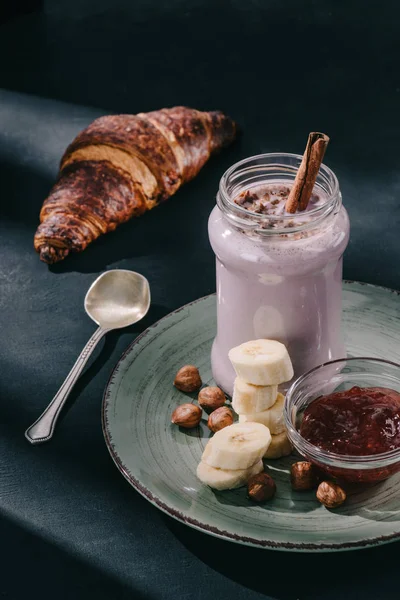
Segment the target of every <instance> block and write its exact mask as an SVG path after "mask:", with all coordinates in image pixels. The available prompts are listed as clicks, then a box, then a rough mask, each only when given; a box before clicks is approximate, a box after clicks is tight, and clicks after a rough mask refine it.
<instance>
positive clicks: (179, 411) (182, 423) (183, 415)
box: [171, 404, 202, 429]
mask: <svg viewBox="0 0 400 600" xmlns="http://www.w3.org/2000/svg"><path fill="white" fill-rule="evenodd" d="M201 415H202V412H201V408H200V407H199V406H196V405H195V404H181V405H180V406H178V407H177V408H176V409H175V410H174V412H173V413H172V417H171V423H175V425H179V427H184V428H185V429H192V427H196V426H197V425H198V424H199V423H200V421H201Z"/></svg>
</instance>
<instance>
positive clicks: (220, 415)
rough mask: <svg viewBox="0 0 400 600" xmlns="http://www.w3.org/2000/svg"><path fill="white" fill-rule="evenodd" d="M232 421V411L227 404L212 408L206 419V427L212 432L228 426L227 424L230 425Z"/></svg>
mask: <svg viewBox="0 0 400 600" xmlns="http://www.w3.org/2000/svg"><path fill="white" fill-rule="evenodd" d="M232 423H233V415H232V411H231V410H230V409H229V408H228V407H227V406H221V408H217V410H214V411H213V412H212V413H211V415H210V416H209V417H208V421H207V425H208V428H209V429H211V431H213V432H214V433H215V432H216V431H219V430H220V429H223V428H224V427H228V425H232Z"/></svg>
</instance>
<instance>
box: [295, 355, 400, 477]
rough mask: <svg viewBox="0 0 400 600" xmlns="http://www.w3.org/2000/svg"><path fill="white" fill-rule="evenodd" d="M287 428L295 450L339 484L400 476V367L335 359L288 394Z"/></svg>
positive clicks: (378, 361)
mask: <svg viewBox="0 0 400 600" xmlns="http://www.w3.org/2000/svg"><path fill="white" fill-rule="evenodd" d="M284 413H285V423H286V427H287V431H288V437H289V439H290V441H291V443H292V444H293V446H294V448H295V449H296V450H297V451H298V452H299V453H300V454H301V455H302V456H304V457H305V458H306V459H307V460H309V461H311V462H313V463H314V464H315V465H317V466H318V467H319V468H321V469H322V470H323V471H325V472H327V473H328V474H329V475H331V476H333V477H336V478H338V479H343V480H347V481H351V482H360V483H361V482H363V483H375V482H378V481H382V480H384V479H387V478H388V477H389V476H390V475H392V474H394V473H396V472H397V471H400V365H399V364H396V363H393V362H390V361H386V360H381V359H376V358H347V359H341V360H335V361H331V362H328V363H325V364H323V365H320V366H319V367H316V368H315V369H312V370H311V371H309V372H308V373H306V374H305V375H302V376H301V377H299V378H298V379H297V380H296V381H295V382H294V383H293V385H292V386H291V387H290V389H289V390H288V393H287V395H286V401H285V409H284Z"/></svg>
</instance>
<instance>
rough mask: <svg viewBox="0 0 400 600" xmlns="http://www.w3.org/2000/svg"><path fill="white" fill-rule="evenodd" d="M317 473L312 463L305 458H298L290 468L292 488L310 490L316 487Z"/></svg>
mask: <svg viewBox="0 0 400 600" xmlns="http://www.w3.org/2000/svg"><path fill="white" fill-rule="evenodd" d="M318 481H319V477H318V473H317V471H316V468H315V467H314V465H313V464H312V463H310V462H308V461H307V460H299V461H298V462H296V463H294V464H293V465H292V466H291V469H290V483H291V484H292V488H293V489H294V490H298V491H300V490H312V489H313V488H315V487H317V485H318Z"/></svg>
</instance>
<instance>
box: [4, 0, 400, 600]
mask: <svg viewBox="0 0 400 600" xmlns="http://www.w3.org/2000/svg"><path fill="white" fill-rule="evenodd" d="M16 4H17V3H15V5H16ZM3 16H5V13H3ZM399 26H400V9H399V5H398V2H397V1H392V2H390V1H386V2H372V1H368V2H361V1H359V2H356V1H348V2H339V1H337V0H331V1H329V0H315V1H308V2H300V1H299V0H241V1H239V0H230V1H229V0H216V1H215V0H214V1H212V0H169V1H168V2H161V0H159V1H156V0H138V1H133V0H131V1H128V0H126V1H123V0H112V1H111V0H80V1H78V0H68V1H66V0H60V1H53V2H51V1H50V0H44V1H43V3H42V8H41V10H39V11H36V12H31V13H27V14H24V15H22V14H21V15H19V16H14V17H10V18H8V19H4V20H3V23H2V24H1V25H0V77H1V79H0V87H1V88H2V89H1V90H0V207H1V208H0V212H1V221H0V244H1V255H0V308H1V311H0V336H1V343H0V360H1V363H0V536H1V550H0V557H1V563H0V564H1V570H0V597H1V598H3V597H4V598H7V599H14V598H15V599H18V600H19V599H20V598H23V597H25V596H26V595H27V594H28V593H30V594H31V597H32V596H33V597H35V598H36V597H41V598H43V599H44V600H47V598H49V599H50V598H53V597H58V598H60V599H62V600H64V599H69V598H77V599H79V600H80V599H81V598H82V599H83V598H88V597H89V598H91V597H96V598H98V599H99V600H103V599H109V598H112V599H113V600H119V599H122V598H149V599H158V598H162V599H164V598H179V599H186V598H190V599H192V598H193V599H199V600H202V599H204V598H209V597H215V598H235V599H236V598H238V599H242V598H243V599H245V598H246V599H247V598H261V597H262V595H264V596H265V597H269V598H277V599H279V600H286V599H290V600H296V599H300V600H314V599H320V598H322V599H327V600H330V599H332V600H333V599H336V598H341V599H344V600H346V599H354V598H355V597H357V596H360V597H363V598H366V599H369V598H370V599H376V598H378V597H379V598H384V599H391V598H398V575H397V573H398V559H397V554H398V545H397V544H393V545H389V546H385V547H381V548H377V549H372V550H366V551H362V552H352V553H351V554H347V553H345V554H337V555H320V556H317V555H298V554H297V555H296V554H292V553H279V552H275V553H274V552H271V551H261V550H255V549H249V548H244V547H240V546H236V545H234V544H231V543H228V542H222V541H220V540H217V539H214V538H211V537H208V536H205V535H203V534H201V533H199V532H196V531H194V530H190V529H188V528H186V527H184V526H183V525H181V524H179V523H177V522H175V521H173V520H171V519H170V518H169V517H166V516H164V515H163V514H162V513H160V512H158V511H157V510H156V509H155V508H153V507H152V506H151V505H150V504H148V503H147V502H146V501H145V500H144V499H143V498H142V497H141V496H139V495H138V494H137V493H136V492H135V491H134V490H132V489H131V488H130V487H129V485H128V484H127V483H126V482H125V481H124V480H123V478H122V477H121V476H120V474H119V473H118V471H117V470H116V469H115V467H114V465H113V464H112V461H111V459H110V458H109V456H108V452H107V450H106V448H105V444H104V441H103V438H102V433H101V425H100V404H101V397H102V392H103V389H104V386H105V384H106V381H107V379H108V377H109V375H110V372H111V370H112V368H113V366H114V364H115V363H116V361H117V360H118V358H119V356H120V355H121V353H122V352H123V350H124V349H125V348H126V346H127V345H128V344H129V343H130V342H131V341H132V340H133V339H134V337H135V336H136V335H137V334H138V333H139V332H140V331H142V330H143V329H144V328H145V327H146V326H148V325H150V324H151V323H153V322H154V321H156V320H157V319H158V318H160V317H161V316H163V315H165V314H167V313H168V312H170V311H171V310H173V309H175V308H177V307H179V306H180V305H182V304H184V303H186V302H188V301H191V300H194V299H196V298H198V297H200V296H204V295H206V294H208V293H210V292H213V291H214V290H215V282H214V277H215V275H214V260H213V255H212V251H211V249H210V247H209V244H208V238H207V218H208V215H209V213H210V211H211V209H212V207H213V205H214V202H215V193H216V190H217V186H218V182H219V178H220V177H221V175H222V173H223V172H224V170H225V169H226V168H227V167H228V166H229V165H231V164H232V163H233V162H235V161H237V160H239V159H241V158H244V157H246V156H249V155H251V154H258V153H260V152H270V151H288V152H298V153H301V152H302V151H303V149H304V145H305V142H306V138H307V134H308V132H309V131H311V130H319V131H325V132H326V133H328V134H329V135H330V137H331V143H330V145H329V149H328V152H327V155H326V159H325V162H326V163H327V164H328V165H329V166H330V167H331V168H332V169H333V170H334V171H335V172H336V174H337V176H338V178H339V180H340V183H341V189H342V193H343V198H344V203H345V205H346V207H347V209H348V211H349V214H350V219H351V224H352V233H351V241H350V244H349V247H348V250H347V252H346V255H345V272H344V275H345V277H346V278H351V279H357V280H361V281H367V282H372V283H375V284H379V285H384V286H389V287H394V288H397V289H399V288H400V285H399V280H398V277H399V269H398V265H399V261H400V247H399V241H398V240H399V217H400V209H399V192H400V176H399V170H398V168H399V143H400V128H399V100H400V75H399V73H400V69H399V67H400V65H399V34H398V31H399ZM176 104H185V105H188V106H193V107H195V108H198V109H203V110H211V109H222V110H224V111H226V112H227V113H228V114H230V115H231V116H232V117H233V118H234V119H235V120H237V122H238V123H239V124H240V126H241V129H242V131H243V135H242V137H241V139H240V140H239V141H238V142H237V143H236V144H235V145H234V146H233V147H232V148H230V149H228V150H227V151H225V152H224V153H223V154H221V155H220V156H219V157H217V158H215V159H213V160H212V161H211V162H210V163H209V164H208V165H207V166H206V167H205V168H204V170H203V171H202V172H201V173H200V175H199V176H198V177H197V178H196V180H194V181H193V182H191V183H190V184H188V185H187V186H186V187H185V188H184V189H182V190H181V191H179V192H178V194H177V195H176V196H175V197H174V198H173V199H171V200H169V201H168V202H167V203H166V204H165V205H163V206H161V207H160V208H157V209H156V210H155V211H153V212H151V213H148V214H146V215H144V216H143V217H141V218H140V219H139V220H137V221H132V222H130V223H128V224H127V225H125V226H123V227H121V228H120V229H118V231H117V232H116V233H114V234H110V235H107V236H106V237H104V238H103V239H101V240H99V241H98V242H96V243H94V244H93V245H92V246H91V247H89V248H88V249H87V250H86V251H85V252H84V253H83V254H82V255H77V256H71V257H69V258H68V259H67V260H66V261H65V262H63V263H60V264H59V265H56V266H54V267H51V268H49V267H47V266H46V265H45V264H43V263H41V262H40V261H39V259H38V256H37V255H36V254H35V252H34V250H33V246H32V241H33V235H34V232H35V229H36V227H37V224H38V213H39V210H40V206H41V203H42V201H43V199H44V198H45V196H46V194H47V193H48V191H49V189H50V187H51V185H52V183H53V181H54V177H55V175H56V172H57V166H58V161H59V159H60V157H61V154H62V152H63V150H64V148H65V146H66V145H67V144H68V143H69V142H70V141H71V139H72V138H73V137H74V136H75V134H76V133H77V132H78V131H79V130H80V129H82V128H83V127H84V126H86V125H87V124H88V123H89V122H90V121H91V120H92V119H93V118H95V117H97V116H99V115H101V114H106V113H108V112H131V113H136V112H139V111H148V110H154V109H157V108H161V107H164V106H173V105H176ZM117 267H121V268H128V269H133V270H136V271H139V272H141V273H143V274H144V275H145V276H146V277H147V278H148V279H149V281H150V285H151V290H152V300H153V304H152V307H151V310H150V313H149V314H148V316H147V317H146V319H145V321H143V323H140V324H139V325H137V326H134V327H132V328H130V329H128V330H123V331H121V332H117V333H111V334H109V335H108V336H107V339H106V340H105V342H104V344H103V346H102V347H101V348H100V349H99V350H98V352H97V354H96V356H95V358H94V360H93V361H92V363H91V365H90V366H89V367H88V369H87V371H86V373H85V374H84V375H83V376H82V378H81V379H80V381H79V382H78V384H77V386H76V388H75V390H74V391H73V394H72V396H71V401H70V402H69V407H68V408H69V410H68V411H64V417H65V418H64V419H63V420H62V422H60V423H59V426H58V428H57V432H56V435H55V437H54V439H53V441H51V442H50V443H48V444H45V445H43V446H41V447H35V448H33V447H31V446H29V445H28V443H27V442H26V441H25V439H24V437H23V432H24V430H25V428H26V427H27V426H28V425H29V424H30V423H31V422H32V421H33V420H35V419H36V417H37V416H38V414H39V413H40V412H41V410H42V409H43V408H44V407H45V406H46V405H47V403H48V401H49V400H50V399H51V397H52V396H53V395H54V393H55V392H56V390H57V389H58V387H59V385H60V384H61V382H62V380H63V378H64V377H65V375H66V374H67V372H68V370H69V369H70V367H71V366H72V364H73V362H74V360H75V358H76V357H77V355H78V353H79V351H80V350H81V348H82V347H83V346H84V344H85V343H86V341H87V339H88V337H89V336H90V335H91V333H92V332H93V330H94V327H95V326H94V324H93V323H92V322H91V321H90V320H89V319H88V317H86V316H85V314H84V311H83V298H84V295H85V292H86V290H87V288H88V287H89V285H90V283H91V282H92V281H93V280H94V279H95V277H96V276H97V275H98V274H99V273H101V272H102V271H104V270H106V269H110V268H117ZM76 400H78V401H77V402H75V401H76Z"/></svg>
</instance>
